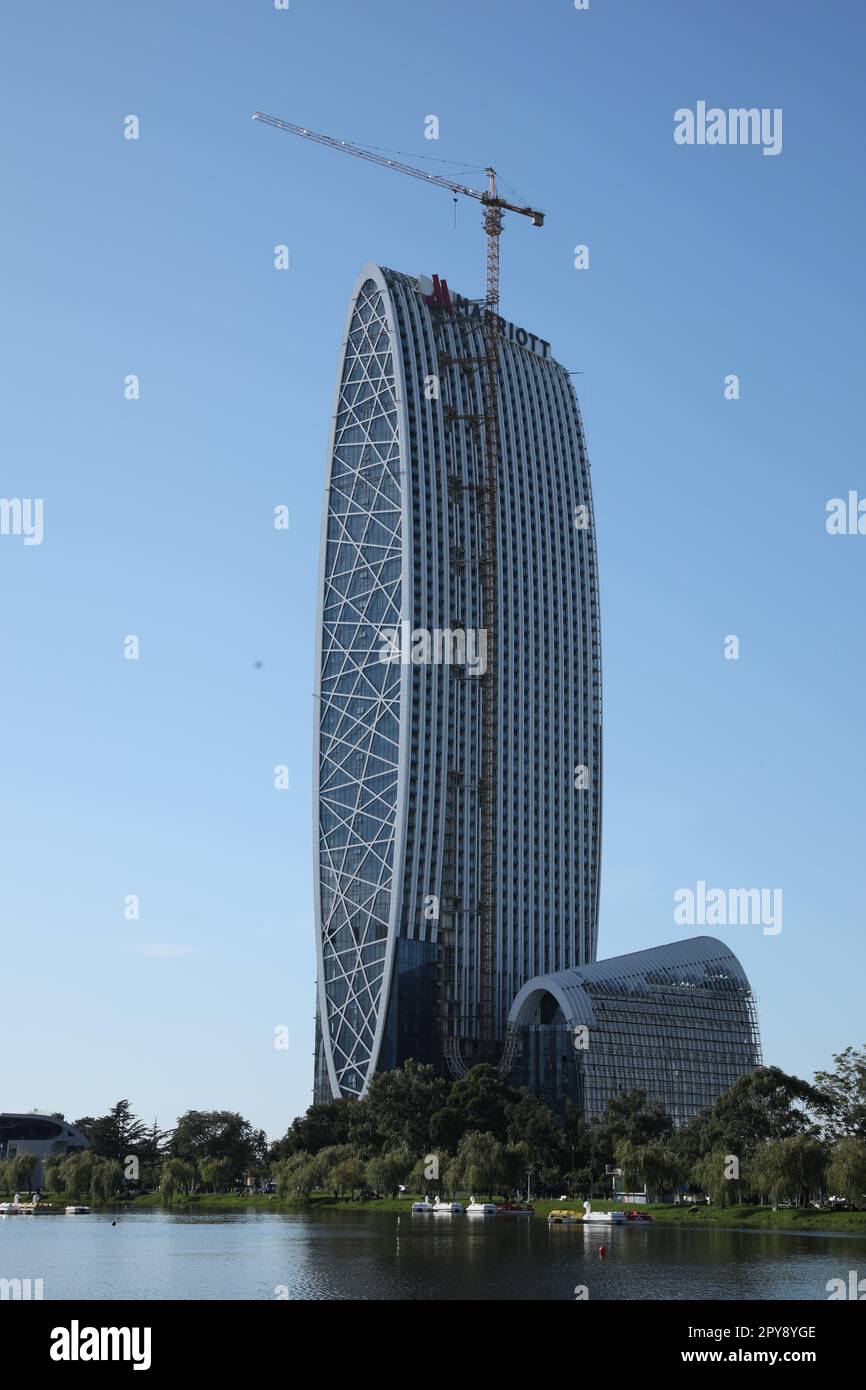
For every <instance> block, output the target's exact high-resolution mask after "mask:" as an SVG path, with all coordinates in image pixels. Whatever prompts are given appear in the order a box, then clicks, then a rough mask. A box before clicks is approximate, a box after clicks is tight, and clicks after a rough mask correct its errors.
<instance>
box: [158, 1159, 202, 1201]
mask: <svg viewBox="0 0 866 1390" xmlns="http://www.w3.org/2000/svg"><path fill="white" fill-rule="evenodd" d="M194 1182H195V1165H194V1164H193V1163H188V1162H187V1161H186V1160H185V1159H182V1158H167V1159H166V1161H165V1163H164V1164H163V1165H162V1174H161V1177H160V1183H159V1190H160V1192H162V1194H163V1196H165V1197H173V1196H174V1195H175V1193H176V1192H184V1193H187V1192H190V1191H191V1190H192V1186H193V1183H194Z"/></svg>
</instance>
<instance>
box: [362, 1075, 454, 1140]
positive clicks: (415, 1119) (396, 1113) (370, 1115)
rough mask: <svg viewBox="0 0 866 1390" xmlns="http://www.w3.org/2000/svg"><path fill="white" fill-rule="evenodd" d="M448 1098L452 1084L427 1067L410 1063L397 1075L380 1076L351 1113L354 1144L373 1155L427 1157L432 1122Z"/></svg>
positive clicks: (373, 1080)
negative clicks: (403, 1151) (406, 1152)
mask: <svg viewBox="0 0 866 1390" xmlns="http://www.w3.org/2000/svg"><path fill="white" fill-rule="evenodd" d="M447 1096H448V1082H447V1081H444V1080H443V1079H442V1077H441V1076H438V1075H437V1074H436V1072H435V1071H434V1069H433V1067H431V1066H428V1065H426V1064H422V1063H420V1062H414V1061H411V1060H410V1061H408V1062H405V1063H404V1064H403V1066H402V1067H396V1068H395V1069H394V1070H393V1071H384V1072H377V1073H376V1075H375V1076H374V1077H373V1079H372V1081H371V1082H370V1087H369V1090H368V1091H367V1094H366V1096H365V1097H364V1099H363V1100H362V1101H358V1102H357V1103H356V1104H355V1105H354V1106H353V1108H352V1110H351V1111H350V1117H349V1138H350V1141H351V1143H352V1145H353V1146H354V1147H355V1148H356V1149H358V1150H360V1151H361V1152H362V1153H366V1154H369V1155H373V1154H379V1153H384V1152H385V1151H386V1150H389V1149H397V1148H407V1149H410V1150H411V1151H412V1153H415V1154H421V1153H424V1151H425V1149H427V1148H428V1147H429V1143H430V1121H431V1118H432V1116H433V1115H434V1114H435V1113H436V1111H437V1110H440V1109H441V1107H442V1106H443V1105H444V1104H445V1101H446V1099H447Z"/></svg>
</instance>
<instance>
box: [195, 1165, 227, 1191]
mask: <svg viewBox="0 0 866 1390" xmlns="http://www.w3.org/2000/svg"><path fill="white" fill-rule="evenodd" d="M199 1176H200V1177H201V1180H202V1182H203V1183H204V1185H205V1186H206V1187H209V1188H210V1190H211V1192H226V1191H227V1190H228V1188H229V1187H230V1186H231V1180H232V1161H231V1159H230V1158H203V1159H202V1161H201V1163H200V1164H199Z"/></svg>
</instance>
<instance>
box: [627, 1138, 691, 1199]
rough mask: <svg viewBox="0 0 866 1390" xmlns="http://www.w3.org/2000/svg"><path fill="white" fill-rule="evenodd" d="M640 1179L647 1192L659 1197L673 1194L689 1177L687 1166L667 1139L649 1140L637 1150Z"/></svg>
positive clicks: (674, 1146)
mask: <svg viewBox="0 0 866 1390" xmlns="http://www.w3.org/2000/svg"><path fill="white" fill-rule="evenodd" d="M638 1152H639V1154H640V1169H641V1177H642V1178H643V1181H644V1182H645V1184H646V1188H647V1192H649V1193H651V1194H652V1195H653V1196H661V1195H662V1194H663V1193H666V1192H674V1191H675V1190H676V1188H677V1187H679V1185H680V1184H681V1183H684V1182H685V1181H686V1180H687V1178H688V1175H689V1170H688V1165H687V1164H686V1162H685V1160H684V1159H683V1157H682V1155H681V1154H680V1152H679V1151H678V1149H677V1147H676V1145H675V1144H673V1143H671V1141H670V1140H669V1139H650V1141H649V1143H647V1144H644V1145H642V1147H641V1148H640V1149H639V1150H638Z"/></svg>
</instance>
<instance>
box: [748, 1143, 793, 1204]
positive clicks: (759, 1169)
mask: <svg viewBox="0 0 866 1390" xmlns="http://www.w3.org/2000/svg"><path fill="white" fill-rule="evenodd" d="M749 1186H750V1187H751V1188H753V1190H754V1191H755V1192H757V1193H758V1195H759V1196H760V1198H761V1200H762V1201H763V1200H764V1198H766V1199H767V1200H768V1201H770V1202H772V1204H773V1207H774V1208H775V1207H776V1206H778V1204H779V1202H782V1201H785V1200H786V1199H787V1198H790V1197H794V1196H795V1195H796V1191H797V1183H796V1179H795V1177H794V1175H793V1174H792V1172H791V1170H790V1168H789V1166H788V1155H787V1154H786V1152H785V1144H784V1140H782V1139H768V1140H766V1142H765V1143H763V1144H759V1145H758V1146H757V1148H756V1149H754V1150H753V1152H752V1155H751V1157H750V1159H749Z"/></svg>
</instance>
